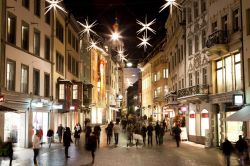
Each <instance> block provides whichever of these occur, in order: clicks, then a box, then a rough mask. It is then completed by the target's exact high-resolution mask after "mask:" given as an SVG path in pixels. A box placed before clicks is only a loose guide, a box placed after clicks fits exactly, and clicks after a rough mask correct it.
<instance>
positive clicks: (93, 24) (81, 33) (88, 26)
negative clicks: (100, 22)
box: [77, 19, 98, 38]
mask: <svg viewBox="0 0 250 166" xmlns="http://www.w3.org/2000/svg"><path fill="white" fill-rule="evenodd" d="M77 22H78V23H79V24H80V25H81V26H82V27H83V28H84V29H83V30H82V31H81V32H80V33H79V34H80V36H82V35H83V34H84V33H87V37H88V38H89V37H90V32H92V33H93V34H95V35H97V33H96V32H95V31H93V30H92V29H91V28H92V27H94V26H95V25H96V21H94V22H92V23H91V24H89V22H88V19H86V20H85V24H83V23H81V22H79V21H77ZM97 36H98V35H97Z"/></svg>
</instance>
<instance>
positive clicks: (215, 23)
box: [212, 21, 218, 32]
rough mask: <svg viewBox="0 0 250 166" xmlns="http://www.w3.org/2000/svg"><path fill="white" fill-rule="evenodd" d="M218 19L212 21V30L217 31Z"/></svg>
mask: <svg viewBox="0 0 250 166" xmlns="http://www.w3.org/2000/svg"><path fill="white" fill-rule="evenodd" d="M217 29H218V28H217V21H215V22H213V23H212V32H215V31H217Z"/></svg>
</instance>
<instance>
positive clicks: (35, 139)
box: [32, 130, 40, 166]
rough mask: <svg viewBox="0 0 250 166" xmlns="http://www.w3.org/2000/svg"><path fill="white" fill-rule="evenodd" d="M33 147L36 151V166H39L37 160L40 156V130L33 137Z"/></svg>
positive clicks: (34, 159)
mask: <svg viewBox="0 0 250 166" xmlns="http://www.w3.org/2000/svg"><path fill="white" fill-rule="evenodd" d="M32 147H33V151H34V158H33V161H34V165H35V166H38V164H37V160H36V158H37V156H38V154H39V148H40V138H39V131H38V130H36V131H35V134H34V135H33V137H32Z"/></svg>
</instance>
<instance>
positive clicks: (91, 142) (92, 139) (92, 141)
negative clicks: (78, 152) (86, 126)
mask: <svg viewBox="0 0 250 166" xmlns="http://www.w3.org/2000/svg"><path fill="white" fill-rule="evenodd" d="M86 147H87V150H88V151H91V156H92V164H94V162H95V151H96V147H97V137H96V135H95V133H94V132H92V133H91V134H90V136H89V138H88V143H87V146H86Z"/></svg>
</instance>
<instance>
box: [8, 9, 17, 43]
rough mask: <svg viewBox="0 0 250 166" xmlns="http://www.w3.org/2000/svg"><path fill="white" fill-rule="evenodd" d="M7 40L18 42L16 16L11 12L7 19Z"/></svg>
mask: <svg viewBox="0 0 250 166" xmlns="http://www.w3.org/2000/svg"><path fill="white" fill-rule="evenodd" d="M7 41H8V42H9V43H12V44H16V16H14V15H12V14H10V13H9V15H8V19H7Z"/></svg>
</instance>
